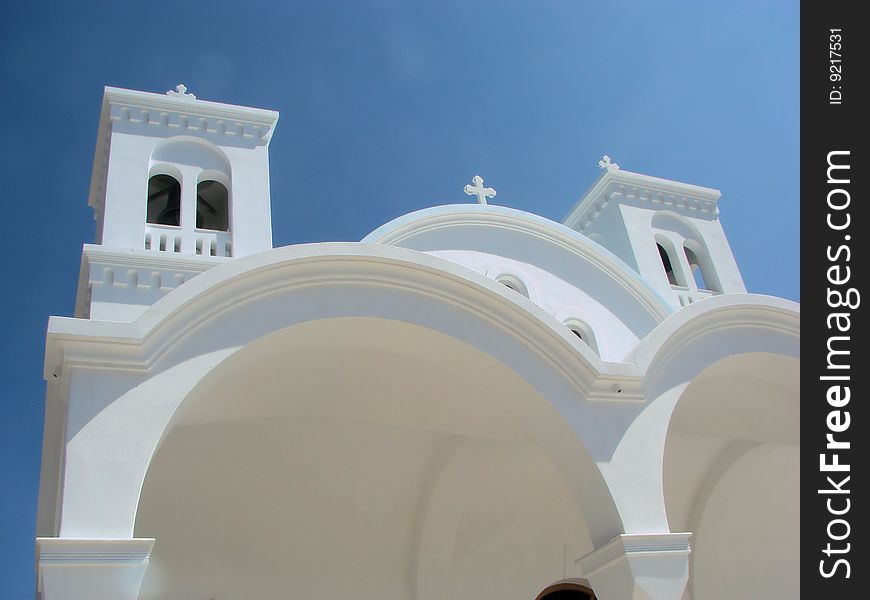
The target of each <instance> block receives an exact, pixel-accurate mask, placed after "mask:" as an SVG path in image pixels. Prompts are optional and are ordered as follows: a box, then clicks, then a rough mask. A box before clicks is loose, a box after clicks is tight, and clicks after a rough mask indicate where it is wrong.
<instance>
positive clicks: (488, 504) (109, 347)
mask: <svg viewBox="0 0 870 600" xmlns="http://www.w3.org/2000/svg"><path fill="white" fill-rule="evenodd" d="M277 120H278V114H277V113H276V112H273V111H269V110H262V109H256V108H247V107H240V106H232V105H227V104H221V103H217V102H209V101H203V100H199V99H197V98H196V97H195V96H194V95H193V94H191V93H189V92H187V90H186V88H185V87H184V86H178V88H177V89H176V90H173V91H170V92H167V93H166V94H154V93H145V92H139V91H130V90H124V89H117V88H106V89H105V93H104V97H103V104H102V114H101V119H100V125H99V131H98V137H97V146H96V153H95V158H94V166H93V174H92V179H91V187H90V191H89V198H88V202H89V204H90V206H92V207H93V209H94V214H95V218H96V222H97V233H96V243H95V244H85V245H84V248H83V251H82V259H81V274H80V278H79V284H78V296H77V302H76V309H75V316H74V317H52V318H51V319H50V321H49V325H48V332H47V339H46V353H45V379H46V381H47V398H46V414H45V439H44V451H43V459H42V475H41V482H40V493H39V509H38V524H37V533H38V536H39V537H38V539H37V551H36V554H37V556H36V569H37V579H38V584H37V587H38V597H39V598H40V599H41V600H133V599H136V598H140V599H143V600H270V599H287V598H289V599H305V600H333V599H339V598H352V599H354V600H479V599H481V600H482V599H486V600H496V599H498V600H566V599H576V600H583V599H585V600H589V599H593V598H594V599H597V600H712V599H726V598H727V599H729V600H731V599H765V600H767V599H777V600H779V599H790V598H798V597H799V566H798V556H799V554H798V552H799V550H798V542H799V538H800V536H799V519H798V517H799V500H798V483H799V475H798V454H799V432H798V429H799V421H800V412H799V397H800V396H799V385H798V370H799V360H800V359H799V355H800V312H799V306H798V305H797V304H795V303H793V302H791V301H787V300H783V299H779V298H772V297H768V296H760V295H755V294H748V293H746V289H745V287H744V284H743V281H742V278H741V275H740V271H739V270H738V267H737V265H736V263H735V260H734V257H733V255H732V252H731V249H730V247H729V244H728V240H727V238H726V236H725V233H724V231H723V229H722V226H721V224H720V222H719V218H718V217H719V208H718V200H719V196H720V193H719V192H718V191H717V190H714V189H710V188H705V187H699V186H697V185H690V184H686V183H680V182H676V181H669V180H665V179H660V178H657V177H652V176H648V175H642V174H638V173H632V172H630V171H627V170H624V169H622V168H620V167H619V165H617V164H616V163H615V162H613V160H611V159H610V158H609V157H604V158H603V159H602V160H601V162H600V163H599V167H600V168H601V170H600V173H599V175H598V178H597V179H595V180H594V181H592V182H591V186H590V187H589V189H588V190H587V191H586V192H585V193H583V194H582V196H580V193H581V190H578V197H579V198H580V199H579V201H578V202H577V204H576V205H575V206H574V207H573V208H571V207H569V206H567V205H566V207H565V208H566V210H567V216H566V218H565V219H564V221H563V222H562V223H557V222H554V221H551V220H549V219H546V218H543V217H540V216H536V215H534V214H530V213H527V212H523V211H520V210H515V209H511V208H507V207H503V206H497V205H494V204H492V203H491V202H492V198H493V197H494V196H495V191H494V190H492V189H491V188H488V187H486V183H485V182H484V180H483V179H482V178H480V177H478V176H475V177H474V178H471V175H473V173H469V178H470V181H471V183H469V184H468V185H466V186H465V189H464V191H465V192H466V193H467V194H468V196H465V195H463V194H462V191H463V190H462V185H463V184H464V183H465V182H457V185H456V190H457V199H460V200H464V201H465V203H462V204H451V205H446V206H434V207H432V208H427V209H424V210H420V211H417V212H413V213H411V214H408V215H405V216H402V217H399V218H397V219H395V220H393V221H391V222H389V223H386V224H385V225H383V226H381V227H380V228H378V229H376V230H375V231H373V232H371V233H370V234H369V235H368V236H367V237H366V238H365V239H363V240H362V241H361V242H354V243H347V242H340V243H318V244H305V245H295V246H287V247H283V248H273V247H272V231H271V214H270V195H269V142H270V139H271V137H272V134H273V132H274V130H275V126H276V123H277ZM594 172H595V165H594V164H592V165H590V174H594ZM590 178H591V177H590ZM488 200H489V201H490V202H488Z"/></svg>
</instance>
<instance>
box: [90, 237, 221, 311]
mask: <svg viewBox="0 0 870 600" xmlns="http://www.w3.org/2000/svg"><path fill="white" fill-rule="evenodd" d="M228 260H231V259H230V258H228V257H220V256H203V255H195V254H179V253H174V252H159V251H156V250H151V251H149V250H124V249H118V248H107V247H106V246H99V245H95V244H85V245H84V247H83V249H82V262H81V271H80V275H79V286H78V293H77V295H76V308H75V315H76V317H78V318H82V319H86V318H89V316H90V305H91V302H92V301H93V300H94V291H95V289H100V288H103V289H107V288H115V289H120V288H125V293H127V294H129V295H130V297H131V299H134V296H136V295H137V294H138V293H139V292H146V291H148V292H150V293H152V294H153V293H155V292H156V293H159V294H166V293H168V292H169V291H171V290H173V289H175V288H177V287H178V286H179V285H181V284H182V283H184V282H185V281H187V280H189V279H191V278H192V277H195V276H196V275H198V274H200V273H202V272H204V271H208V270H209V269H212V268H213V267H216V266H217V265H220V264H223V263H225V262H227V261H228ZM139 296H141V294H139ZM145 302H146V303H147V304H153V302H154V299H153V298H152V299H148V300H145Z"/></svg>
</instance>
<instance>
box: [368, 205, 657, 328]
mask: <svg viewBox="0 0 870 600" xmlns="http://www.w3.org/2000/svg"><path fill="white" fill-rule="evenodd" d="M363 242H367V243H374V244H382V245H391V246H399V247H404V248H410V249H414V250H418V251H420V252H435V251H440V250H447V251H450V250H453V251H456V250H459V251H472V252H482V253H486V254H489V255H496V256H502V257H504V258H507V259H510V260H513V261H516V262H518V263H525V264H529V265H533V266H536V267H538V268H540V269H542V270H544V271H547V272H548V273H550V274H552V275H553V276H555V277H558V278H560V279H561V280H563V281H565V282H566V283H568V284H571V285H573V286H574V287H576V288H578V289H582V290H583V291H584V292H585V293H587V294H588V295H590V296H591V297H592V298H593V299H595V300H596V301H598V302H599V303H601V304H602V305H606V306H608V307H609V308H610V310H611V311H612V312H613V313H614V314H615V315H617V316H618V317H619V319H620V320H621V321H622V322H624V323H626V324H627V326H628V327H629V329H631V330H632V331H633V332H634V333H635V334H636V335H637V336H638V337H643V336H644V335H646V334H647V333H649V331H650V330H651V329H652V328H653V327H655V325H656V324H657V323H659V322H661V321H662V320H664V319H665V318H666V317H667V316H668V315H669V314H671V312H673V308H672V307H671V306H670V304H669V303H668V302H667V301H666V300H665V299H664V298H663V297H662V296H661V295H660V294H659V293H658V292H657V291H656V290H655V288H653V287H652V286H651V285H650V284H649V283H648V282H646V281H645V280H643V279H642V278H641V277H640V275H638V273H637V272H636V271H635V270H634V269H632V268H631V267H629V266H628V265H627V264H626V263H625V262H624V261H623V260H622V259H620V258H619V257H617V256H616V255H615V254H613V253H612V252H610V251H609V250H607V249H606V248H605V247H603V246H602V245H600V244H598V243H596V242H594V241H593V240H591V239H590V238H588V237H587V236H585V235H583V234H581V233H579V232H577V231H574V230H573V229H570V228H568V227H566V226H564V225H562V224H560V223H556V222H554V221H551V220H549V219H545V218H543V217H540V216H537V215H533V214H530V213H526V212H524V211H519V210H516V209H510V208H506V207H503V206H496V205H485V206H484V205H470V204H463V205H447V206H438V207H433V208H428V209H424V210H420V211H417V212H413V213H409V214H407V215H404V216H402V217H399V218H397V219H394V220H393V221H390V222H389V223H387V224H385V225H383V226H381V227H379V228H378V229H376V230H375V231H373V232H372V233H370V234H369V235H367V236H366V237H365V238H364V239H363ZM533 294H534V292H533Z"/></svg>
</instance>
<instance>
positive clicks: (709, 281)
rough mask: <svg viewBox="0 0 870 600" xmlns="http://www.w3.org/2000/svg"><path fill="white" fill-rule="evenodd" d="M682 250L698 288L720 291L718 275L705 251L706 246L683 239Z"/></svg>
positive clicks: (708, 254) (720, 285)
mask: <svg viewBox="0 0 870 600" xmlns="http://www.w3.org/2000/svg"><path fill="white" fill-rule="evenodd" d="M683 252H685V254H686V260H687V261H688V262H689V269H691V271H692V274H693V275H694V277H695V284H696V285H697V286H698V289H706V290H710V291H711V292H716V293H720V292H721V291H722V284H721V283H720V282H719V275H718V273H717V272H716V268H715V266H714V265H713V262H712V261H711V260H710V253H709V252H707V248H706V246H704V245H703V244H702V243H701V242H699V241H696V240H690V239H687V240H684V241H683Z"/></svg>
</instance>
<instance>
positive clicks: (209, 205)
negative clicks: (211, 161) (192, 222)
mask: <svg viewBox="0 0 870 600" xmlns="http://www.w3.org/2000/svg"><path fill="white" fill-rule="evenodd" d="M229 198H230V195H229V192H228V191H227V187H226V186H225V185H224V184H223V183H221V182H220V181H215V180H213V179H204V180H202V181H200V182H199V183H197V184H196V228H197V229H212V230H215V231H228V230H229V228H230V213H229Z"/></svg>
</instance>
